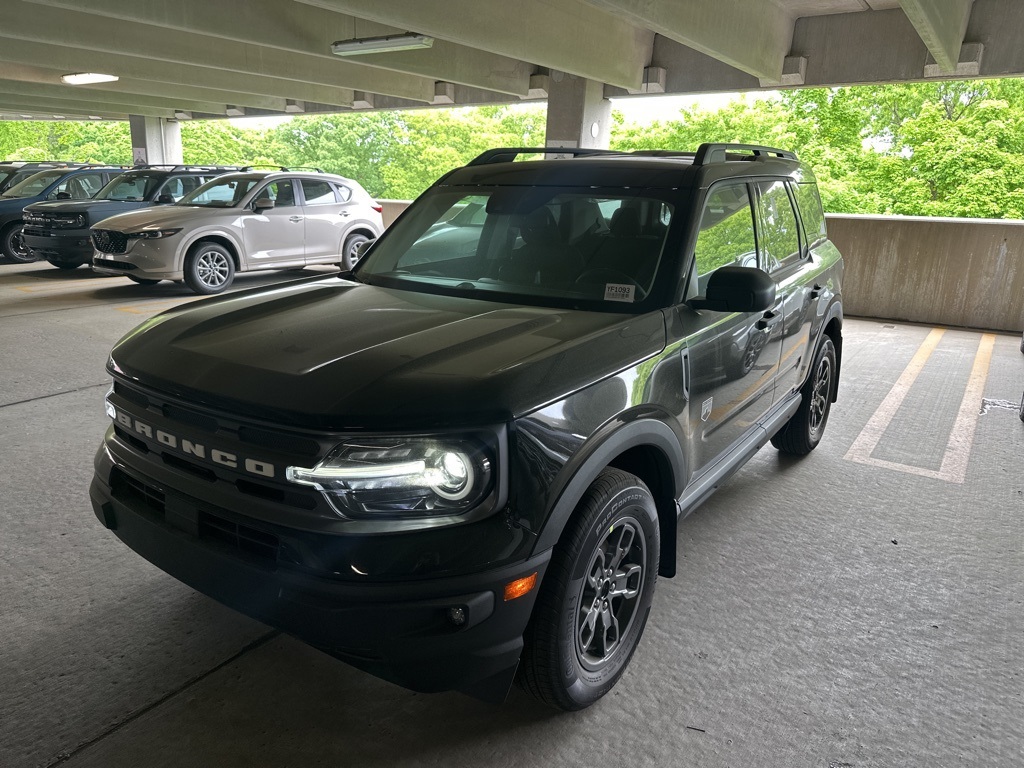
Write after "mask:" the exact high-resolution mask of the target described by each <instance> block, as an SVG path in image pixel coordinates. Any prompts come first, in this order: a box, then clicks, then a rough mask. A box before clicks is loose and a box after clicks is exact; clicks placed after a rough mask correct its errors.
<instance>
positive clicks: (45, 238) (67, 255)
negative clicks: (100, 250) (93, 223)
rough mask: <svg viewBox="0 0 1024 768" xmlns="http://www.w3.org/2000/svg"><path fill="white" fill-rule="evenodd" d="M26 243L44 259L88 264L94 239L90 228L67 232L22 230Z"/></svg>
mask: <svg viewBox="0 0 1024 768" xmlns="http://www.w3.org/2000/svg"><path fill="white" fill-rule="evenodd" d="M22 238H23V239H24V241H25V245H26V247H28V248H31V249H32V251H34V252H35V253H37V254H39V256H40V257H41V258H43V259H53V260H54V261H64V262H69V263H70V262H77V263H79V264H87V263H88V262H89V260H90V259H91V258H92V252H93V248H92V240H91V239H90V237H89V231H88V230H82V231H77V232H76V231H74V230H71V231H66V232H46V233H45V234H44V233H43V231H40V232H39V233H36V232H34V231H33V230H32V229H30V228H26V229H25V230H23V231H22Z"/></svg>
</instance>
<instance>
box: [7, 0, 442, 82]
mask: <svg viewBox="0 0 1024 768" xmlns="http://www.w3.org/2000/svg"><path fill="white" fill-rule="evenodd" d="M213 5H217V4H216V3H214V4H213ZM278 5H279V6H280V5H281V4H280V3H278ZM279 15H280V14H279ZM278 21H279V23H282V22H283V20H282V19H278ZM0 34H2V35H3V36H4V37H5V38H14V39H18V40H23V41H29V42H35V43H43V44H49V45H66V46H71V47H73V48H76V49H79V50H82V51H93V52H96V53H97V54H117V55H119V56H125V57H138V58H144V59H146V60H147V61H151V62H167V63H171V64H187V65H189V66H192V67H197V68H199V67H201V68H204V69H207V70H210V71H213V72H233V73H237V74H239V75H245V76H246V77H261V76H262V77H274V78H280V79H283V80H290V81H294V82H296V83H299V82H302V83H307V84H313V85H322V86H330V87H335V86H343V87H345V88H349V89H355V90H361V91H372V92H374V93H386V94H388V95H391V96H400V97H402V98H407V99H414V100H418V101H423V102H429V101H430V99H431V98H433V95H434V81H433V79H431V78H424V77H416V76H412V75H403V74H399V73H396V72H391V71H389V70H383V69H377V68H375V67H372V66H367V65H365V64H362V63H358V62H352V61H346V60H342V59H339V58H337V57H333V56H332V57H327V56H311V55H308V54H298V53H294V52H290V51H282V50H280V49H278V48H265V47H261V46H258V45H253V44H250V43H239V42H235V41H233V40H225V39H223V38H215V37H209V36H206V35H203V34H199V33H188V32H180V31H177V30H169V29H162V28H160V27H156V26H152V25H148V24H136V23H133V22H126V21H118V22H114V23H113V24H111V22H110V20H109V19H107V18H104V17H102V16H94V15H91V14H88V13H79V12H76V11H69V10H64V9H62V8H49V7H47V6H41V5H33V4H31V3H24V2H21V0H7V2H6V3H5V4H4V15H3V21H2V23H0ZM81 63H82V66H83V67H85V66H86V65H87V64H88V63H89V62H86V61H83V62H81ZM91 69H92V67H91V66H90V67H89V69H87V70H86V71H91ZM104 71H109V70H104ZM130 72H131V70H130V69H127V70H125V74H127V73H130ZM110 73H111V74H121V73H119V72H116V71H111V72H110ZM147 79H148V78H147ZM278 95H280V94H278Z"/></svg>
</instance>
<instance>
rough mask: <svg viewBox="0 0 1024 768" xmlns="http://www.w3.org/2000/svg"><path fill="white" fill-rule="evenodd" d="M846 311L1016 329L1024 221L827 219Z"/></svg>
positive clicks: (1023, 279) (1023, 301) (1022, 319)
mask: <svg viewBox="0 0 1024 768" xmlns="http://www.w3.org/2000/svg"><path fill="white" fill-rule="evenodd" d="M826 218H827V220H828V233H829V237H830V238H831V239H832V241H833V242H834V243H835V244H836V246H837V247H838V248H839V250H840V251H841V252H842V254H843V257H844V261H845V263H846V273H845V275H846V276H845V279H844V283H843V303H844V309H845V311H846V314H848V315H858V316H861V317H877V318H884V319H891V320H908V321H911V322H917V323H929V324H935V325H951V326H961V327H966V328H983V329H991V330H998V331H1012V332H1019V331H1020V330H1021V329H1022V328H1024V222H1022V221H1007V220H1002V219H942V218H930V217H917V216H854V215H846V214H829V215H828V216H827V217H826Z"/></svg>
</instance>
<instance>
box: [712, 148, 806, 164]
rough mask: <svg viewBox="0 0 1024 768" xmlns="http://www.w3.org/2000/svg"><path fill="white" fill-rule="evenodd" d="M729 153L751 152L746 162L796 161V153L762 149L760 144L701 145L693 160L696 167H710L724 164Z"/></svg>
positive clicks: (784, 150)
mask: <svg viewBox="0 0 1024 768" xmlns="http://www.w3.org/2000/svg"><path fill="white" fill-rule="evenodd" d="M729 152H750V153H752V155H751V156H750V157H749V158H743V159H745V160H757V159H759V158H762V157H771V156H775V157H781V158H785V159H786V160H796V152H790V151H789V150H787V149H776V148H774V147H762V146H760V145H758V144H701V145H700V146H699V147H697V154H696V156H695V157H694V158H693V164H694V165H710V164H711V163H724V162H725V161H726V160H728V158H727V157H726V153H729Z"/></svg>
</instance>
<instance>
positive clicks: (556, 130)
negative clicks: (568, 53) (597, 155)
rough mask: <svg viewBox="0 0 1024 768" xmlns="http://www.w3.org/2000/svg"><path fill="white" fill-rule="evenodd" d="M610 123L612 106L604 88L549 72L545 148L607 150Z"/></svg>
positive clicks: (589, 81) (594, 83) (580, 79)
mask: <svg viewBox="0 0 1024 768" xmlns="http://www.w3.org/2000/svg"><path fill="white" fill-rule="evenodd" d="M611 122H612V103H611V102H610V101H609V100H608V99H606V98H605V97H604V85H602V84H601V83H597V82H594V81H593V80H587V79H585V78H582V77H576V76H575V75H568V74H565V73H564V72H556V71H552V72H551V76H550V79H549V81H548V123H547V136H546V143H547V146H549V147H580V148H586V149H607V148H608V142H609V139H610V138H611Z"/></svg>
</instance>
